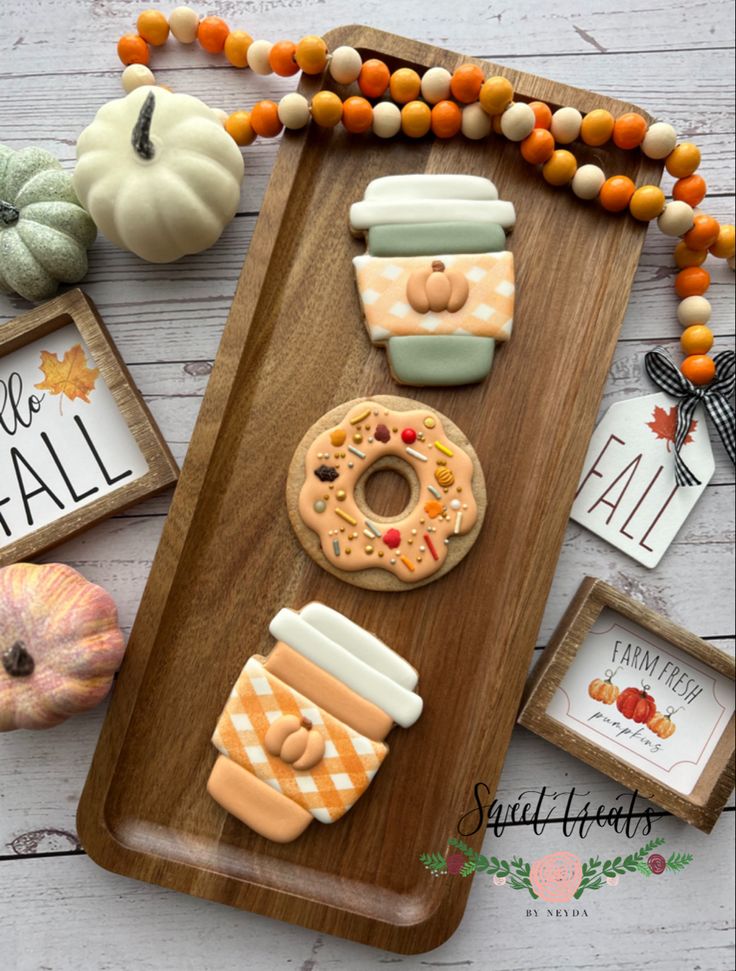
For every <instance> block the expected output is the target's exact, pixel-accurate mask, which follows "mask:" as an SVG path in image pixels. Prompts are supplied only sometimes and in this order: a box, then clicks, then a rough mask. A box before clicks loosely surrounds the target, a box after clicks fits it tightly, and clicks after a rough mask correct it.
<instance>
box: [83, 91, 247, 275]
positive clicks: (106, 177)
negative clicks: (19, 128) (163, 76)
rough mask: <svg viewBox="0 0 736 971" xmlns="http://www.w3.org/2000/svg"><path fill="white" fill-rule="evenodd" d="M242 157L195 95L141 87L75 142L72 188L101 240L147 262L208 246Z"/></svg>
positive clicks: (231, 202) (226, 213) (105, 110)
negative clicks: (75, 155) (101, 236)
mask: <svg viewBox="0 0 736 971" xmlns="http://www.w3.org/2000/svg"><path fill="white" fill-rule="evenodd" d="M242 181H243V156H242V155H241V154H240V149H239V148H238V147H237V145H236V144H235V142H234V141H233V139H232V138H231V137H230V135H228V134H227V132H226V131H225V130H224V128H223V127H222V124H221V122H220V120H219V119H218V117H217V115H216V113H215V112H214V111H213V110H212V109H211V108H209V107H208V106H207V105H206V104H204V102H202V101H200V100H199V99H198V98H193V97H191V95H188V94H172V93H171V92H169V91H166V90H165V89H164V88H158V87H153V88H152V87H141V88H136V89H135V90H134V91H131V93H130V94H129V95H127V96H126V97H125V98H119V99H117V100H115V101H110V102H109V103H108V104H106V105H103V107H102V108H100V110H99V111H98V112H97V116H96V118H95V120H94V121H93V122H92V124H91V125H89V127H87V128H85V130H84V131H83V132H82V134H81V135H80V136H79V141H78V142H77V167H76V169H75V171H74V188H75V189H76V191H77V195H78V196H79V198H80V200H81V202H82V205H83V206H84V207H85V208H86V209H87V211H88V212H89V213H90V215H91V216H92V218H93V219H94V221H95V222H96V223H97V227H98V229H100V230H101V232H102V233H104V235H105V236H107V238H108V239H109V240H110V241H111V242H113V243H115V244H116V245H117V246H120V247H122V248H123V249H127V250H130V251H131V252H133V253H135V254H136V255H137V256H140V257H141V258H142V259H144V260H148V261H149V262H150V263H170V262H171V261H173V260H178V259H179V258H180V257H182V256H186V255H187V254H189V253H199V252H201V251H202V250H205V249H208V248H209V247H210V246H212V245H213V244H214V243H216V242H217V240H218V239H219V238H220V235H221V233H222V231H223V229H224V228H225V226H227V224H228V223H229V222H230V220H231V219H232V218H233V216H234V215H235V212H236V210H237V208H238V203H239V201H240V185H241V183H242Z"/></svg>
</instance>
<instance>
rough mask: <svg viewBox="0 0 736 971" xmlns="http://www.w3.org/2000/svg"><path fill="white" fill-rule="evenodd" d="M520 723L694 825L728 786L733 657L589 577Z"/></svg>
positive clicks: (710, 819)
mask: <svg viewBox="0 0 736 971" xmlns="http://www.w3.org/2000/svg"><path fill="white" fill-rule="evenodd" d="M519 721H520V722H521V724H522V725H524V726H525V727H527V728H529V729H531V730H532V731H534V732H536V733H537V734H538V735H541V736H542V737H543V738H546V739H548V740H549V741H550V742H553V743H554V744H555V745H558V746H559V747H560V748H563V749H565V751H567V752H570V753H571V754H572V755H575V756H576V757H578V758H580V759H582V760H583V761H585V762H588V763H589V764H590V765H592V766H594V767H595V768H597V769H600V771H601V772H605V773H606V775H609V776H611V777H612V778H614V779H616V780H617V781H619V782H622V783H623V784H624V785H626V786H628V787H629V788H632V789H637V790H638V791H639V792H640V793H641V794H642V795H643V796H645V797H646V798H648V799H651V801H652V802H654V803H656V804H657V805H659V806H662V807H663V808H664V809H667V810H669V811H670V812H672V813H674V814H675V815H677V816H680V817H681V818H682V819H685V820H687V822H689V823H692V824H693V825H695V826H697V827H698V828H699V829H703V830H705V831H706V832H708V831H710V829H711V828H712V827H713V825H714V823H715V821H716V819H717V818H718V816H719V815H720V812H721V810H722V808H723V806H724V804H725V802H726V800H727V799H728V797H729V795H730V794H731V792H732V790H733V785H734V769H733V757H734V660H733V658H731V657H729V656H728V655H727V654H724V653H722V652H721V651H718V650H716V649H715V648H713V647H711V645H710V644H708V643H707V642H706V641H704V640H701V638H699V637H696V636H695V635H694V634H691V633H690V632H689V631H686V630H684V629H683V628H682V627H678V626H677V625H676V624H673V623H672V622H671V621H670V620H668V619H667V618H666V617H662V616H661V615H660V614H656V613H654V611H652V610H649V608H647V607H645V606H644V604H642V603H639V602H638V601H636V600H632V599H631V598H630V597H627V596H625V595H624V594H623V593H621V592H620V591H618V590H615V589H614V588H613V587H611V586H609V585H608V584H607V583H604V582H603V581H602V580H595V579H593V578H591V577H589V578H587V579H586V580H585V581H584V582H583V584H582V586H581V587H580V589H579V590H578V593H577V595H576V597H575V599H574V600H573V602H572V604H571V605H570V607H569V608H568V611H567V613H566V614H565V616H564V617H563V619H562V621H561V623H560V626H559V627H558V629H557V631H556V632H555V634H554V635H553V637H552V640H551V641H550V643H549V644H548V646H547V648H546V649H545V651H544V654H543V655H542V658H541V659H540V661H539V664H538V665H537V668H536V669H535V671H534V674H533V676H532V680H531V683H530V685H529V687H528V689H527V695H526V700H525V702H524V705H523V707H522V711H521V715H520V717H519Z"/></svg>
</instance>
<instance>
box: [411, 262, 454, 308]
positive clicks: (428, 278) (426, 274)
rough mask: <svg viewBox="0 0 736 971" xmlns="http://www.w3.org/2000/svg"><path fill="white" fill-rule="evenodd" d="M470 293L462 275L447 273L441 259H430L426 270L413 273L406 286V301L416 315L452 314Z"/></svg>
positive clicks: (451, 271)
mask: <svg viewBox="0 0 736 971" xmlns="http://www.w3.org/2000/svg"><path fill="white" fill-rule="evenodd" d="M469 292H470V290H469V287H468V281H467V280H466V279H465V276H464V275H463V274H462V273H460V272H458V271H457V270H448V269H447V268H446V267H445V264H444V263H443V262H442V260H433V261H432V264H431V266H430V267H429V268H428V269H426V270H415V271H414V272H413V273H412V274H410V276H409V279H408V280H407V283H406V299H407V300H408V301H409V303H410V304H411V306H412V308H413V309H414V310H416V312H417V313H418V314H428V313H429V312H430V310H431V311H432V313H435V314H438V313H442V311H444V310H447V311H449V313H451V314H454V313H456V312H457V311H458V310H460V309H461V308H462V307H464V306H465V303H466V302H467V299H468V294H469Z"/></svg>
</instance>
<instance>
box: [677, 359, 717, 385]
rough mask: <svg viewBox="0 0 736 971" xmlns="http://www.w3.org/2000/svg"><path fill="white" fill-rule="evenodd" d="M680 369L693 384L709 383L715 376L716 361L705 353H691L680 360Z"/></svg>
mask: <svg viewBox="0 0 736 971" xmlns="http://www.w3.org/2000/svg"><path fill="white" fill-rule="evenodd" d="M680 370H681V371H682V373H683V374H684V375H685V377H686V378H687V379H688V381H692V383H693V384H697V385H703V384H710V383H711V381H712V380H713V378H714V377H715V376H716V363H715V361H714V360H713V358H712V357H708V356H707V355H706V354H691V355H690V357H686V358H685V360H684V361H683V362H682V364H681V365H680Z"/></svg>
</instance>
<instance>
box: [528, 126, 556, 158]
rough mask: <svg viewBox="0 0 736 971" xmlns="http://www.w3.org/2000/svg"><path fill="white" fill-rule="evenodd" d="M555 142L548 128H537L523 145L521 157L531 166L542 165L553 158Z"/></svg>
mask: <svg viewBox="0 0 736 971" xmlns="http://www.w3.org/2000/svg"><path fill="white" fill-rule="evenodd" d="M554 150H555V140H554V137H553V136H552V133H551V132H549V131H547V129H546V128H535V129H534V131H533V132H532V133H531V134H530V135H527V137H526V138H525V139H524V140H523V141H522V143H521V157H522V158H523V159H524V161H525V162H529V164H530V165H541V164H542V163H543V162H546V161H547V160H548V159H550V158H552V153H553V152H554Z"/></svg>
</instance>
